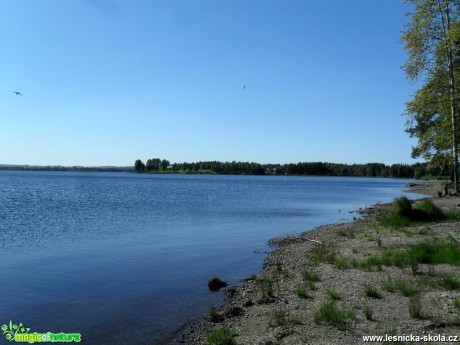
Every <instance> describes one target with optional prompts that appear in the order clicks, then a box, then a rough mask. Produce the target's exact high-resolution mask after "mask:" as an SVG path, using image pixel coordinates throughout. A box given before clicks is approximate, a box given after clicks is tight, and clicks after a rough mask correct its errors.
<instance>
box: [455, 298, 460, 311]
mask: <svg viewBox="0 0 460 345" xmlns="http://www.w3.org/2000/svg"><path fill="white" fill-rule="evenodd" d="M454 307H455V308H457V309H460V299H456V300H454Z"/></svg>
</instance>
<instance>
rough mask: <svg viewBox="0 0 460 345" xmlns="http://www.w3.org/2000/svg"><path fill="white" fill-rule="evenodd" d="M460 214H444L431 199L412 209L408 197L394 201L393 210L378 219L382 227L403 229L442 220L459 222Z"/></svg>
mask: <svg viewBox="0 0 460 345" xmlns="http://www.w3.org/2000/svg"><path fill="white" fill-rule="evenodd" d="M459 219H460V212H458V211H449V212H443V211H442V210H441V209H440V208H439V207H438V206H436V205H435V204H433V202H432V201H431V200H430V199H423V200H421V201H419V202H418V204H417V205H416V206H415V208H414V207H412V202H411V201H410V200H409V199H408V198H407V197H400V198H396V199H395V200H394V205H393V210H392V211H390V212H386V213H384V214H381V215H380V216H379V217H377V220H378V221H379V222H380V224H381V225H383V226H387V227H392V228H401V227H405V226H408V225H409V224H410V223H411V222H436V221H441V220H459Z"/></svg>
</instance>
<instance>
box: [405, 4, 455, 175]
mask: <svg viewBox="0 0 460 345" xmlns="http://www.w3.org/2000/svg"><path fill="white" fill-rule="evenodd" d="M405 2H406V3H409V4H410V5H412V6H411V13H410V15H409V16H410V20H409V21H408V23H407V25H406V30H405V31H404V32H403V34H402V37H401V39H402V41H403V42H404V43H405V49H406V51H407V53H408V60H407V62H406V63H405V64H404V66H403V68H404V70H405V72H406V76H407V77H408V78H410V79H412V80H417V79H419V78H420V77H423V78H424V81H425V83H424V84H423V86H422V87H421V88H420V89H419V90H418V91H417V92H416V93H415V96H414V98H413V99H412V100H411V101H410V102H408V103H407V104H406V115H407V116H408V121H407V123H406V131H407V132H408V133H409V134H410V136H411V137H417V138H418V142H417V145H416V146H415V147H413V150H412V156H413V157H420V156H422V157H424V158H425V159H427V160H430V165H429V169H428V170H429V172H431V171H430V170H431V169H432V170H435V171H436V172H437V174H445V173H446V171H445V170H446V169H448V167H449V166H451V165H452V164H451V163H452V161H453V159H452V158H449V156H450V155H451V153H452V152H451V150H452V147H453V146H455V148H454V150H455V151H456V150H457V147H456V146H457V145H456V144H455V145H454V143H455V142H456V141H457V136H458V133H457V128H456V126H457V125H456V122H457V117H458V114H456V105H457V104H456V102H457V101H456V99H457V98H458V97H457V93H458V88H455V87H454V86H457V87H458V82H457V81H458V77H459V75H458V69H457V68H454V67H455V66H454V63H455V61H454V60H456V59H457V58H458V57H457V56H456V52H457V49H458V47H457V46H458V35H459V25H458V21H459V18H458V13H459V3H458V2H457V1H454V0H445V1H439V2H437V1H432V0H406V1H405ZM446 21H448V25H446ZM440 23H443V25H440ZM451 86H452V87H451ZM454 156H455V155H454ZM457 163H458V161H457V159H455V165H457ZM455 170H456V169H455ZM454 174H455V176H456V177H457V171H455V172H454ZM455 180H457V178H455Z"/></svg>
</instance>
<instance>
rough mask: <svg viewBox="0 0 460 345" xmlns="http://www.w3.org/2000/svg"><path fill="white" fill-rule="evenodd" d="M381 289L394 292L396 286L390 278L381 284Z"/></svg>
mask: <svg viewBox="0 0 460 345" xmlns="http://www.w3.org/2000/svg"><path fill="white" fill-rule="evenodd" d="M382 289H383V290H385V291H388V292H395V291H396V289H397V286H396V283H395V282H394V280H393V279H391V277H388V279H387V280H385V281H384V282H383V283H382Z"/></svg>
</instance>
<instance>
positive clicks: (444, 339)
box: [363, 334, 460, 343]
mask: <svg viewBox="0 0 460 345" xmlns="http://www.w3.org/2000/svg"><path fill="white" fill-rule="evenodd" d="M363 341H364V342H365V343H373V342H381V341H386V342H393V341H394V342H397V341H413V342H419V341H420V342H421V341H436V342H440V343H455V342H460V337H459V336H457V335H442V334H424V335H414V334H403V335H390V334H385V335H363Z"/></svg>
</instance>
